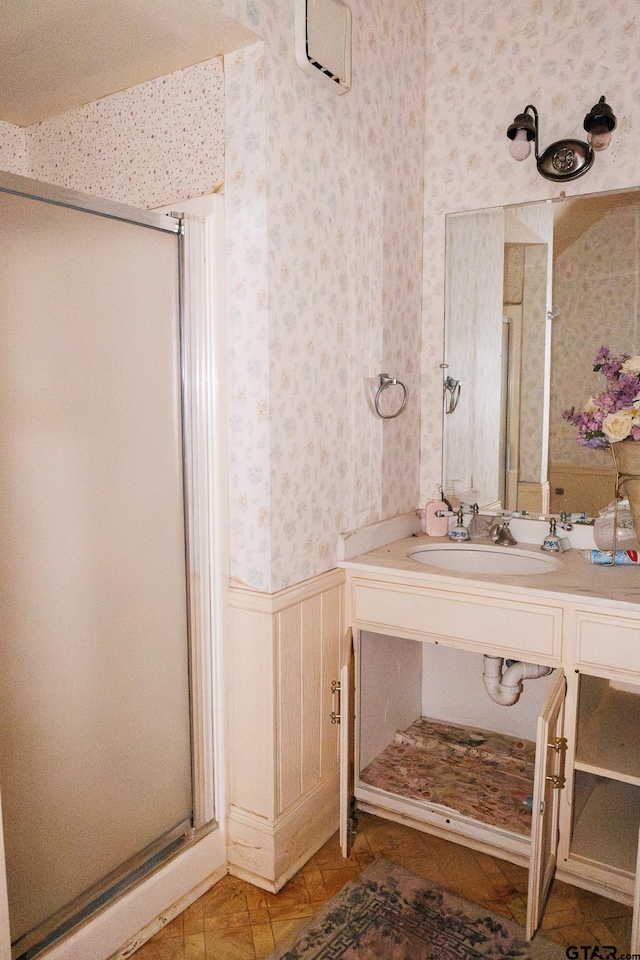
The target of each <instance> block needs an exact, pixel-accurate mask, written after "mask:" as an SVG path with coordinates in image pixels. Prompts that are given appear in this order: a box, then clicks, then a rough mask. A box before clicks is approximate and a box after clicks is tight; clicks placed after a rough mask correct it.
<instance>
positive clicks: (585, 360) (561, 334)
mask: <svg viewBox="0 0 640 960" xmlns="http://www.w3.org/2000/svg"><path fill="white" fill-rule="evenodd" d="M639 250H640V203H639V201H638V198H637V197H636V198H635V202H634V203H633V204H629V205H625V206H620V207H617V208H616V209H613V210H609V212H607V213H605V215H604V216H603V217H602V218H601V219H600V220H598V221H597V222H596V223H594V224H592V225H590V226H589V228H588V229H586V230H585V231H584V232H582V233H580V235H579V236H577V237H576V239H575V240H574V242H573V243H572V244H571V245H570V246H568V247H567V249H565V250H563V251H562V253H561V254H560V255H559V256H558V257H557V258H556V260H555V263H554V282H553V288H554V311H555V313H556V314H557V316H556V317H555V319H554V321H553V334H552V350H553V365H552V378H551V417H550V425H551V430H550V445H551V446H550V460H551V461H552V462H554V463H571V464H575V465H578V466H592V467H599V466H601V465H605V464H606V465H608V463H609V459H610V457H609V454H608V452H604V453H600V452H599V451H593V450H587V449H585V448H584V447H582V446H580V444H579V443H577V442H576V437H577V429H576V427H575V426H573V425H572V424H570V423H567V422H566V421H564V420H563V419H562V416H561V414H562V411H563V410H567V409H569V408H570V407H573V406H575V407H577V408H578V409H581V408H582V407H583V406H584V404H585V403H586V401H587V400H588V399H589V396H590V395H591V394H594V393H600V392H601V391H602V389H603V387H604V381H603V379H602V376H601V375H599V374H597V373H593V371H592V367H593V358H594V355H595V353H596V350H597V349H598V348H599V347H601V346H602V345H603V344H606V345H607V346H609V347H610V348H611V349H612V350H613V352H614V353H631V354H635V353H636V352H638V351H640V328H639V321H640V318H639V315H638V314H639V308H640V304H639V302H638V297H639V284H638V281H639V276H638V273H639V266H640V264H639V253H638V251H639Z"/></svg>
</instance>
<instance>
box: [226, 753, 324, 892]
mask: <svg viewBox="0 0 640 960" xmlns="http://www.w3.org/2000/svg"><path fill="white" fill-rule="evenodd" d="M339 792H340V791H339V773H338V771H336V772H335V774H334V775H333V776H331V777H330V778H329V779H328V780H326V781H325V782H323V783H321V784H319V785H318V786H317V787H316V788H315V789H313V790H311V791H310V792H309V793H308V794H306V795H305V796H304V797H301V798H300V800H298V801H297V802H296V803H295V804H294V805H293V806H292V807H291V808H290V809H289V810H286V811H285V812H284V813H283V814H282V816H280V817H278V818H277V820H276V821H275V822H273V823H270V822H269V821H268V820H266V819H265V818H264V817H259V816H256V814H253V813H251V812H249V811H247V810H243V809H241V808H239V807H234V806H231V807H230V809H229V812H228V817H227V844H228V847H227V859H228V864H229V873H230V874H231V875H232V876H234V877H239V878H241V879H243V880H248V881H249V882H250V883H253V884H255V885H256V886H258V887H261V888H262V889H263V890H268V891H270V892H271V893H277V892H278V890H280V889H281V888H282V887H283V886H284V884H285V883H286V882H287V880H290V879H291V877H292V876H293V875H294V874H295V873H297V872H298V870H299V869H300V868H301V867H302V866H303V865H304V864H305V863H306V862H307V861H308V860H309V859H310V858H311V857H312V856H313V855H314V853H316V852H317V851H318V850H319V849H320V847H321V846H322V845H323V844H324V843H326V842H327V840H328V839H329V838H330V837H331V836H333V834H334V833H335V832H336V830H337V829H338V825H339V821H340V812H339Z"/></svg>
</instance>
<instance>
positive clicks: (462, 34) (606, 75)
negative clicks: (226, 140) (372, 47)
mask: <svg viewBox="0 0 640 960" xmlns="http://www.w3.org/2000/svg"><path fill="white" fill-rule="evenodd" d="M425 5H426V10H427V23H428V31H427V47H426V51H425V54H426V61H427V95H428V99H427V133H426V151H425V224H424V272H423V276H424V296H423V352H422V355H423V367H422V415H423V416H422V442H421V450H422V457H421V490H422V497H423V498H424V497H425V496H427V495H428V494H429V493H430V492H431V490H432V489H433V485H434V482H436V481H437V479H438V477H439V475H440V458H441V416H439V411H440V410H441V392H442V379H441V371H440V369H439V364H440V363H441V358H442V343H443V324H442V317H443V305H444V218H445V215H446V214H447V213H449V212H452V211H457V210H469V209H479V208H483V207H491V206H496V205H502V204H512V203H522V202H526V201H530V200H541V199H545V198H547V197H553V196H558V195H560V193H561V192H562V191H564V192H565V193H566V194H567V195H572V194H579V193H593V192H597V191H601V190H611V189H617V188H620V187H627V186H630V185H635V184H637V183H638V182H639V180H640V177H639V175H638V164H637V154H638V150H639V149H640V120H639V117H638V111H637V104H638V102H640V68H639V67H638V64H639V63H640V19H639V18H638V15H637V5H636V3H635V2H634V0H616V3H615V4H610V5H608V6H603V5H602V4H601V3H600V2H599V0H565V2H563V3H560V2H556V0H485V2H484V3H482V4H479V3H475V2H472V0H450V2H448V3H446V4H443V3H440V2H439V0H425ZM603 94H605V95H606V98H607V101H608V103H610V104H611V106H612V108H613V111H614V113H615V114H616V116H617V118H618V127H617V129H616V131H615V133H614V139H613V141H612V144H611V147H610V148H609V150H607V151H606V152H605V153H602V154H600V155H599V156H597V157H596V160H595V164H594V166H593V169H592V170H590V171H589V173H588V174H586V176H584V177H583V178H581V179H579V180H575V181H572V182H569V183H564V184H554V183H552V182H551V181H548V180H544V179H543V178H542V177H540V176H539V175H538V173H537V171H536V168H535V163H534V160H533V157H531V158H529V160H525V161H522V162H521V163H518V162H516V161H514V160H512V159H511V157H510V156H509V154H508V149H507V139H506V136H505V131H506V128H507V126H508V125H509V123H510V122H511V121H512V120H513V117H514V116H515V114H516V113H519V112H521V111H522V110H523V109H524V107H525V106H526V104H528V103H534V104H535V105H536V107H537V108H538V111H539V114H540V137H541V143H542V146H543V147H544V146H546V145H547V144H548V143H550V142H552V141H553V140H556V139H558V138H560V137H568V136H578V137H582V136H583V135H584V131H583V129H582V121H583V119H584V116H585V114H586V113H587V111H588V110H589V109H590V107H591V106H592V105H593V104H594V103H596V102H597V101H598V99H599V97H600V96H602V95H603Z"/></svg>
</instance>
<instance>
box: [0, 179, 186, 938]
mask: <svg viewBox="0 0 640 960" xmlns="http://www.w3.org/2000/svg"><path fill="white" fill-rule="evenodd" d="M178 278H179V270H178V238H177V236H176V234H175V233H170V232H164V231H162V230H155V229H150V228H148V227H144V226H140V225H138V224H134V223H130V222H121V221H119V220H116V219H110V218H107V217H104V216H98V215H95V214H92V213H88V212H85V211H81V210H77V209H70V208H67V207H63V206H56V205H54V204H51V203H45V202H42V201H40V200H36V199H31V198H24V197H19V196H13V195H11V194H7V193H1V192H0V498H1V500H0V502H1V510H0V790H1V791H2V802H3V813H4V833H5V847H6V864H7V881H8V890H9V910H10V923H11V935H12V940H13V941H14V942H15V941H17V940H19V939H20V938H22V937H24V935H25V934H27V933H28V932H29V931H33V929H34V928H36V927H38V926H39V925H40V924H42V923H43V922H44V921H47V920H48V919H49V918H51V917H54V918H56V917H59V916H60V915H61V914H60V911H62V910H63V908H66V907H67V906H68V905H69V904H71V903H72V902H74V901H75V902H77V898H82V897H83V896H84V895H85V894H86V893H87V891H89V890H92V889H96V885H100V884H101V883H102V881H103V880H104V879H105V878H107V877H114V878H115V877H117V876H118V873H119V871H120V870H121V869H122V867H123V865H125V864H129V863H132V862H135V861H136V858H138V859H139V858H141V857H142V858H143V856H144V851H148V850H152V849H155V848H156V847H157V846H158V845H160V846H161V845H162V842H163V839H164V840H166V842H170V841H171V840H172V839H175V837H176V836H178V835H180V834H181V833H183V834H184V833H185V832H187V831H188V830H189V829H190V824H191V815H192V787H191V747H190V740H191V737H190V718H189V677H188V667H189V665H188V638H187V585H186V570H185V529H184V505H183V476H182V439H181V383H180V333H179V302H178V301H179V279H178ZM21 946H22V944H21Z"/></svg>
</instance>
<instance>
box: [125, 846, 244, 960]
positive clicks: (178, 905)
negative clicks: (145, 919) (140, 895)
mask: <svg viewBox="0 0 640 960" xmlns="http://www.w3.org/2000/svg"><path fill="white" fill-rule="evenodd" d="M228 872H229V870H228V869H227V866H226V864H223V865H222V866H220V867H218V869H217V870H215V871H214V872H213V873H212V874H211V875H210V876H209V877H207V879H206V880H203V881H202V882H201V883H199V884H197V886H195V887H194V888H193V890H190V891H189V893H186V894H185V895H184V896H183V897H180V899H179V900H176V901H175V902H174V903H172V904H171V906H170V907H169V908H168V909H167V910H164V911H163V912H162V913H161V914H160V916H159V917H156V918H155V920H152V921H151V923H148V924H147V925H146V927H143V929H142V930H140V931H139V932H138V933H137V934H136V935H135V936H134V937H131V939H130V940H128V941H127V942H126V943H125V944H124V946H122V947H121V948H120V949H119V950H118V951H116V953H114V954H112V955H111V957H109V960H127V958H128V957H130V956H131V955H132V954H133V953H135V951H136V950H139V949H140V947H141V946H142V945H143V944H145V943H146V942H147V940H150V939H151V937H155V935H156V933H159V931H160V930H162V928H163V927H166V926H167V924H168V923H171V921H172V920H174V919H175V918H176V917H177V916H178V915H179V914H181V913H182V911H183V910H186V909H187V907H190V906H191V904H192V903H195V901H196V900H198V899H199V898H200V897H201V896H202V895H203V894H204V893H206V892H207V890H210V889H211V887H213V886H215V884H216V883H218V881H219V880H222V878H223V877H226V875H227V874H228Z"/></svg>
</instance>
